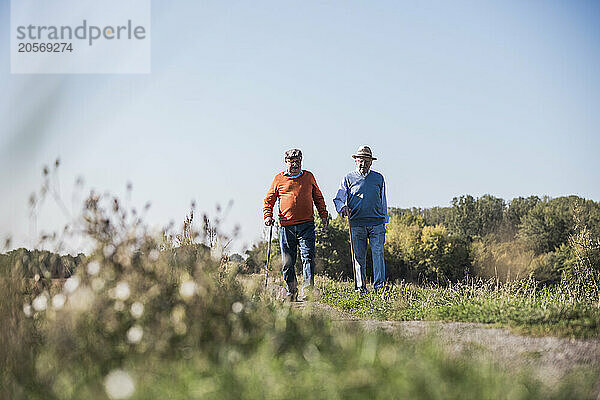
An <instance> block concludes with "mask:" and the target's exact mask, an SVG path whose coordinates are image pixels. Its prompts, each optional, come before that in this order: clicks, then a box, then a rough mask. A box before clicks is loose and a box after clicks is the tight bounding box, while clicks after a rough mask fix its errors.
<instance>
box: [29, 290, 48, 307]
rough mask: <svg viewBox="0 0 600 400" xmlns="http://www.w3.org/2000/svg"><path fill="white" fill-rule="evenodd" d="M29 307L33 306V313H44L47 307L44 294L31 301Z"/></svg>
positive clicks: (46, 299)
mask: <svg viewBox="0 0 600 400" xmlns="http://www.w3.org/2000/svg"><path fill="white" fill-rule="evenodd" d="M31 305H32V306H33V309H34V310H35V311H44V310H45V309H46V306H47V305H48V298H47V297H46V295H45V294H44V293H42V294H40V295H39V296H38V297H36V298H35V299H33V301H32V302H31Z"/></svg>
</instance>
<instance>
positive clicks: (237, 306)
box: [231, 301, 244, 314]
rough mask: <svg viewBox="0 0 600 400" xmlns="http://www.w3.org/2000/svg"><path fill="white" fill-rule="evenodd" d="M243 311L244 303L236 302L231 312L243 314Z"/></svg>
mask: <svg viewBox="0 0 600 400" xmlns="http://www.w3.org/2000/svg"><path fill="white" fill-rule="evenodd" d="M243 309H244V305H243V304H242V303H240V302H239V301H236V302H235V303H233V304H232V305H231V311H233V312H234V313H236V314H239V313H241V312H242V310H243Z"/></svg>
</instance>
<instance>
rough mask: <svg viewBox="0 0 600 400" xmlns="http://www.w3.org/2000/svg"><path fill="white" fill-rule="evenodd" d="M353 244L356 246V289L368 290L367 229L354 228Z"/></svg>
mask: <svg viewBox="0 0 600 400" xmlns="http://www.w3.org/2000/svg"><path fill="white" fill-rule="evenodd" d="M352 243H353V245H354V271H355V273H356V287H357V288H358V289H361V290H365V289H366V288H367V231H366V228H365V227H362V226H357V227H352Z"/></svg>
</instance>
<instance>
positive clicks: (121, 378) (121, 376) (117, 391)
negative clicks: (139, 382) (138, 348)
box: [104, 369, 135, 400]
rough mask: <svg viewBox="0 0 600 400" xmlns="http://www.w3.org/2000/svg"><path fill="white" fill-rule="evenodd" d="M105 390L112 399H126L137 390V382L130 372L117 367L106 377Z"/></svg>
mask: <svg viewBox="0 0 600 400" xmlns="http://www.w3.org/2000/svg"><path fill="white" fill-rule="evenodd" d="M104 390H106V394H107V395H108V397H110V398H111V399H115V400H116V399H126V398H128V397H131V395H132V394H133V392H134V391H135V383H134V382H133V378H132V377H131V375H129V373H127V372H126V371H123V370H122V369H115V370H112V371H111V372H110V373H109V374H108V375H107V376H106V378H105V379H104Z"/></svg>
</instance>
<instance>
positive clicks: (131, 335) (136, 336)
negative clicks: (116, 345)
mask: <svg viewBox="0 0 600 400" xmlns="http://www.w3.org/2000/svg"><path fill="white" fill-rule="evenodd" d="M142 336H144V330H143V329H142V327H141V326H139V325H134V326H132V327H131V328H129V330H128V331H127V340H128V341H129V343H133V344H136V343H139V342H140V340H142Z"/></svg>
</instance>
